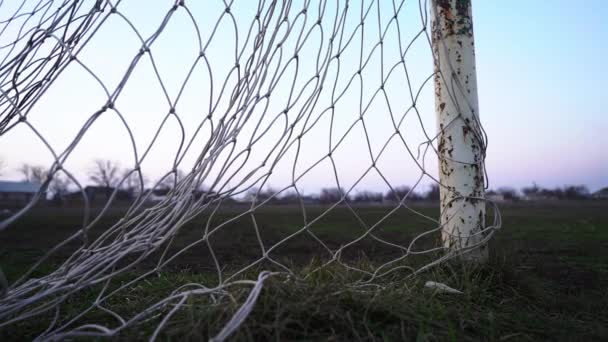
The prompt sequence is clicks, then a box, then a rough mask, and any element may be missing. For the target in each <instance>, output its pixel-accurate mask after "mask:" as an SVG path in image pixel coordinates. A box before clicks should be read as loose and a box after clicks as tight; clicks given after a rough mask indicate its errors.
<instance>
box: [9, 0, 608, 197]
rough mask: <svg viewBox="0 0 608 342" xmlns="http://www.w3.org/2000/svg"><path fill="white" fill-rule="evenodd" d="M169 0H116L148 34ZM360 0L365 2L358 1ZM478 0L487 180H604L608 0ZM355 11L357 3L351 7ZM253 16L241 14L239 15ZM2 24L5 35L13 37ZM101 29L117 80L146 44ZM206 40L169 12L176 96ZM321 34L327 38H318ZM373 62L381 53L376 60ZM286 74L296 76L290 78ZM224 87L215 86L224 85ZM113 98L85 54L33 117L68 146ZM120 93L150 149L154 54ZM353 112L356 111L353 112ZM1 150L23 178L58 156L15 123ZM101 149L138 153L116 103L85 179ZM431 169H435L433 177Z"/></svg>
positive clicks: (345, 172) (219, 54) (81, 160)
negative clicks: (23, 167) (29, 167)
mask: <svg viewBox="0 0 608 342" xmlns="http://www.w3.org/2000/svg"><path fill="white" fill-rule="evenodd" d="M368 2H369V1H368ZM170 3H172V1H160V0H155V1H150V2H145V4H144V2H143V1H136V0H131V1H123V4H124V6H123V7H119V9H120V10H121V11H122V12H124V14H125V16H127V17H128V18H129V19H130V20H131V21H132V23H133V24H134V25H135V26H136V27H137V28H138V30H139V31H140V33H141V34H142V35H143V36H144V38H146V37H148V36H149V35H150V34H151V33H152V32H153V30H154V29H155V28H157V27H158V25H159V23H160V21H161V19H162V17H163V15H164V13H166V10H167V8H168V7H169V6H170V5H169V4H170ZM209 3H215V2H212V1H209V2H207V1H205V2H200V3H198V2H197V3H195V2H193V1H191V2H189V6H191V9H192V11H193V13H194V15H195V17H196V18H197V21H198V24H199V25H200V28H201V31H202V32H203V33H204V32H207V33H208V32H210V29H211V27H212V25H213V23H214V21H213V20H210V19H212V18H217V15H218V13H221V6H211V5H209ZM217 3H218V4H219V3H221V2H220V1H217ZM236 3H237V5H236V6H235V8H234V12H235V13H238V14H239V15H240V17H239V18H241V17H243V18H247V16H248V15H249V17H250V16H251V13H253V12H252V11H253V10H254V7H253V6H252V5H251V4H252V3H253V2H249V1H248V2H242V1H241V2H239V1H236ZM296 3H298V2H297V1H296ZM353 3H355V4H357V3H358V1H354V2H353ZM549 3H550V5H549ZM382 5H383V6H387V7H386V8H384V7H382V8H381V12H382V16H383V17H384V16H387V17H390V11H391V8H392V5H391V4H390V2H389V1H386V2H384V1H383V2H382ZM408 6H409V7H408ZM473 6H474V7H473V12H474V20H475V34H476V53H477V65H478V85H479V100H480V113H481V119H482V123H483V124H484V127H485V129H486V131H487V133H488V136H489V149H488V158H487V168H488V172H489V175H490V186H491V187H492V188H497V187H500V186H506V185H512V186H515V187H518V188H520V187H522V186H526V185H529V184H531V183H532V182H536V183H538V184H539V185H541V186H547V187H553V186H558V185H564V184H586V185H588V186H589V187H590V189H591V190H595V189H598V188H600V187H603V186H607V185H608V137H607V135H606V133H605V132H608V118H607V117H606V115H605V114H606V113H605V111H606V110H605V106H602V104H601V101H602V100H603V99H604V97H605V95H604V93H605V89H606V88H607V87H606V86H605V82H606V81H605V80H607V79H608V72H607V71H606V68H605V67H604V66H603V64H602V61H603V60H604V59H605V56H606V55H608V48H607V47H606V44H605V42H606V41H608V24H607V23H605V21H603V20H602V14H603V13H605V12H606V10H608V3H606V2H604V1H600V0H596V1H581V2H574V1H566V0H559V1H551V2H549V1H540V0H537V1H530V0H528V1H524V0H520V1H507V2H497V1H489V0H477V1H474V2H473ZM416 7H417V4H416V2H415V1H406V9H405V11H404V12H403V13H402V15H401V16H400V20H401V22H402V23H407V24H404V25H403V27H402V30H403V32H402V34H403V36H402V40H403V41H407V40H408V39H410V38H411V37H413V35H414V34H415V33H416V31H417V29H419V28H420V21H419V17H418V12H417V8H416ZM2 11H3V9H2V8H0V15H1V16H2V17H5V16H6V14H5V13H2ZM328 13H331V10H328ZM356 18H357V17H356V16H353V19H352V20H356ZM248 22H249V21H243V22H242V23H241V22H239V25H241V24H242V25H246V24H248ZM233 36H234V33H233V29H232V27H231V26H230V25H223V26H220V30H219V33H218V37H219V38H218V39H217V41H218V43H216V44H215V45H214V46H213V47H212V48H210V52H209V55H210V59H211V60H212V62H213V64H214V65H213V67H214V68H213V73H214V77H215V76H216V75H225V73H226V72H227V70H228V69H229V68H230V67H231V66H232V63H233V61H234V57H233V54H234V53H233V50H234V41H233V39H232V37H233ZM239 36H240V39H241V41H242V39H243V38H244V32H243V33H239ZM375 37H377V31H376V33H375V35H374V31H373V29H372V30H371V31H369V32H368V31H366V42H373V41H374V40H377V39H376V38H375ZM0 38H1V40H2V41H5V39H6V38H5V37H0ZM203 38H204V37H203ZM95 39H96V40H95V41H92V43H91V45H90V46H88V47H87V48H86V49H85V50H84V51H83V53H82V55H81V58H82V61H83V62H84V63H85V64H86V65H87V66H88V67H89V68H90V69H91V70H92V71H93V72H94V73H95V74H96V75H98V76H99V77H100V79H101V80H102V82H104V84H106V86H107V87H108V88H110V91H112V90H113V88H114V87H115V85H116V84H117V83H118V81H119V79H120V77H121V76H122V75H123V74H124V72H125V70H126V67H127V65H128V64H129V62H130V60H131V59H132V57H133V55H134V54H135V53H136V52H137V50H138V49H139V43H138V40H137V38H136V36H135V35H134V34H133V32H132V31H131V30H130V29H129V28H128V26H127V25H126V23H125V22H124V21H122V20H120V19H119V18H116V19H115V20H114V21H110V22H108V23H107V25H106V26H104V28H102V30H100V32H99V34H98V36H97V37H96V38H95ZM196 41H197V38H196V35H195V31H194V30H193V29H192V26H191V24H190V23H189V22H188V18H187V16H186V15H185V12H183V11H181V12H178V13H176V18H174V19H172V21H171V23H170V25H169V26H168V27H167V29H166V31H165V33H163V35H162V36H161V37H160V38H159V39H158V41H157V42H156V43H155V44H156V46H158V47H159V48H158V49H155V48H154V47H153V49H152V52H153V55H154V58H155V61H156V63H157V66H158V69H159V73H160V74H161V77H162V78H163V81H164V82H165V83H166V84H165V85H166V87H167V92H168V93H169V97H170V98H171V99H174V98H175V96H176V94H177V92H178V90H179V86H181V84H182V81H183V79H184V77H185V75H186V74H187V72H188V70H189V67H190V66H191V64H192V62H193V61H194V59H195V57H196V56H197V51H198V46H197V45H198V44H197V43H196ZM311 41H312V42H313V43H314V42H318V39H316V40H315V39H312V40H311ZM425 44H426V42H424V41H420V42H419V43H417V44H415V45H414V47H413V50H412V51H411V52H410V53H408V56H407V57H406V63H407V65H408V68H409V70H408V72H410V76H411V77H412V78H413V80H412V82H413V88H416V89H417V87H418V86H420V85H421V84H422V81H423V80H424V78H425V76H427V75H429V73H430V72H431V71H432V61H430V60H429V59H428V53H429V52H428V50H429V48H428V45H425ZM386 45H388V44H386ZM160 47H163V49H160ZM314 48H315V45H314V44H313V45H312V46H310V47H309V49H310V50H314ZM386 49H387V50H386V52H385V54H386V56H385V60H391V56H396V55H395V52H396V51H397V50H396V49H393V50H391V48H390V47H387V48H386ZM345 55H347V57H344V63H343V69H342V72H343V74H344V75H345V78H344V79H341V80H340V81H338V83H339V84H344V83H341V82H345V81H346V80H347V77H350V76H351V75H352V73H353V71H354V70H356V65H357V64H358V50H356V49H355V50H353V52H349V53H345ZM349 58H350V59H349ZM393 59H394V58H393ZM301 63H302V66H301V70H300V73H302V74H307V73H306V70H307V67H308V68H309V69H310V68H311V67H312V63H313V59H312V58H311V59H307V60H303V61H302V62H301ZM386 64H388V62H387V63H386ZM371 65H372V66H373V65H374V64H373V61H372V63H371ZM378 65H379V64H378ZM349 67H350V69H349ZM345 70H348V72H350V74H348V73H347V72H346V71H345ZM308 74H310V73H308ZM309 76H310V75H309ZM364 77H365V80H377V79H379V78H380V76H379V68H370V70H369V71H367V72H366V73H365V74H364ZM215 81H216V82H217V79H216V80H215ZM289 81H290V80H289ZM403 81H404V79H399V78H397V79H395V80H394V81H393V83H395V84H401V85H402V87H403V85H404V82H403ZM190 82H191V83H189V84H188V87H186V91H185V93H184V94H183V96H182V99H181V100H180V102H179V104H178V106H177V110H178V112H179V114H180V117H182V118H183V120H184V125H185V127H186V137H190V136H192V134H193V133H194V131H195V127H196V125H197V123H200V119H201V117H203V116H204V115H205V114H204V113H206V111H207V107H208V105H209V104H208V97H209V96H208V95H207V94H208V93H209V87H208V83H209V80H208V75H207V74H206V72H205V69H204V68H197V69H196V71H195V73H194V74H193V79H192V80H191V81H190ZM286 82H287V81H286ZM375 83H377V82H375ZM375 83H374V81H369V83H368V82H367V81H366V87H370V88H369V89H368V88H365V89H364V93H365V94H366V96H367V95H370V94H371V91H372V90H373V89H374V87H376V86H377V84H375ZM431 85H432V83H431ZM285 87H288V86H287V83H286V84H285ZM279 88H281V87H279ZM354 88H356V89H355V90H356V91H355V92H352V93H350V92H348V93H347V94H346V95H345V99H346V100H345V101H344V102H343V103H342V104H341V106H342V107H340V108H339V109H340V113H342V114H340V115H342V116H340V118H338V119H337V121H338V122H337V123H336V128H335V129H336V130H337V131H339V132H344V131H345V130H346V129H347V127H348V126H349V125H350V124H351V123H352V122H353V119H354V118H356V115H358V95H357V94H358V86H357V87H354ZM276 92H277V98H276V100H274V101H273V104H272V105H271V110H276V111H279V110H280V108H281V106H284V105H285V100H284V99H285V98H287V95H288V94H287V93H286V92H281V91H280V90H277V91H276ZM401 92H402V93H403V94H405V96H403V94H402V93H401ZM215 94H216V95H215V96H217V89H216V90H215ZM407 94H408V90H407V88H406V87H403V88H397V87H395V86H393V88H391V90H390V91H389V96H392V98H391V105H393V104H395V105H396V107H399V106H405V108H406V107H407V104H408V103H409V102H408V95H407ZM432 95H433V93H432V89H431V88H429V87H427V88H425V90H424V91H423V92H422V94H421V98H420V100H419V102H418V105H419V109H420V112H421V113H420V114H421V117H422V120H423V123H424V124H425V126H426V127H427V128H428V129H430V130H431V133H433V132H434V127H435V126H434V125H435V116H434V111H433V98H432ZM327 96H329V95H327ZM327 96H326V97H325V98H324V97H323V96H322V97H321V102H323V99H325V100H327V99H328V97H327ZM364 97H365V96H364ZM104 102H105V95H104V93H103V91H102V89H101V87H100V86H99V85H98V84H97V82H96V81H95V80H94V79H93V78H92V77H91V76H90V75H89V74H88V73H87V72H85V71H84V70H83V68H82V67H79V66H78V65H76V64H74V65H71V66H70V67H69V68H68V69H66V72H65V73H64V75H62V77H61V78H60V79H58V80H57V83H56V84H55V85H54V87H53V88H52V89H50V90H49V92H48V93H47V94H46V95H45V97H44V98H43V99H42V100H41V102H40V103H39V105H38V106H37V107H35V108H34V110H33V111H32V113H30V114H31V115H30V117H29V120H31V122H32V124H33V125H34V126H35V127H36V128H38V129H40V131H41V133H42V134H43V135H44V136H45V138H46V139H47V140H48V141H49V143H51V145H52V146H53V147H56V148H57V149H58V150H59V151H61V150H62V149H63V148H65V147H66V146H67V144H68V143H69V141H70V140H71V139H72V138H73V137H74V135H75V134H76V132H77V131H78V129H79V128H80V127H81V125H82V124H83V123H84V122H85V120H86V119H87V118H88V117H89V116H90V115H91V114H93V112H94V111H95V110H96V109H98V108H99V107H100V106H101V105H102V104H103V103H104ZM224 103H225V101H224ZM221 105H222V104H220V107H221ZM117 106H118V108H119V109H120V110H121V113H123V114H124V116H125V120H126V121H127V122H128V124H129V126H130V127H131V128H132V129H133V133H134V134H135V139H136V145H137V147H138V149H139V150H138V154H139V156H140V157H141V155H142V153H143V151H144V150H145V147H146V146H147V144H148V143H149V142H150V141H151V139H152V137H153V135H154V132H155V130H156V128H158V126H159V125H160V123H161V122H162V119H163V118H164V116H165V115H166V113H167V110H168V104H167V100H165V98H164V94H163V92H162V90H161V89H160V87H159V85H158V83H157V82H156V81H155V76H154V71H153V69H152V67H151V64H150V63H149V61H143V62H142V63H140V65H139V66H138V67H137V69H136V70H135V71H134V73H133V75H132V77H131V80H130V83H129V84H128V85H127V86H126V87H125V89H124V93H123V94H122V95H121V97H120V98H119V100H118V101H117ZM602 107H603V108H602ZM201 108H202V109H201ZM320 108H325V107H320ZM349 112H353V113H355V116H353V115H350V114H348V113H349ZM386 112H387V111H386V107H385V106H384V105H383V104H381V103H375V104H374V103H373V104H372V106H371V107H370V110H369V113H374V117H373V120H369V121H368V122H367V124H368V129H369V132H368V134H369V135H372V136H375V137H379V138H376V139H375V140H374V139H372V140H374V141H372V145H373V146H372V150H374V152H377V151H378V150H379V148H380V147H381V145H382V143H383V142H384V141H385V140H386V138H387V137H388V136H389V134H390V133H392V131H393V130H392V128H391V124H390V120H389V117H388V116H387V114H386ZM376 113H380V114H376ZM370 115H371V114H370ZM321 127H322V126H321ZM402 132H403V133H404V134H406V136H407V138H406V140H407V141H408V143H410V144H412V146H413V147H414V148H415V147H416V146H417V144H418V143H420V142H421V141H423V140H424V139H423V137H422V136H421V135H420V127H419V126H418V121H417V119H416V118H415V117H414V116H412V115H410V116H409V117H408V118H407V119H406V122H405V128H404V129H403V131H402ZM180 136H181V130H180V129H179V126H178V125H177V123H176V122H173V121H171V120H170V121H169V122H168V123H167V126H166V128H164V129H163V131H162V132H161V134H160V137H159V140H158V141H157V142H156V144H155V147H153V148H152V149H151V151H150V153H149V155H148V156H147V157H146V159H145V161H144V163H143V164H142V165H143V168H144V172H145V173H146V174H148V176H149V177H150V178H152V179H154V178H157V177H159V176H160V175H161V174H163V173H164V172H167V171H168V170H169V169H170V168H171V164H172V162H173V159H174V157H175V154H176V153H177V150H178V148H179V140H180V139H179V137H180ZM351 136H352V137H350V136H349V139H347V140H345V143H344V148H341V149H340V151H339V152H340V153H336V156H335V158H336V162H337V163H338V168H339V170H338V171H339V172H340V177H341V181H342V180H343V181H344V183H343V184H342V185H343V186H347V187H348V185H349V184H351V183H352V182H354V181H355V180H356V179H357V178H358V177H359V176H360V174H361V173H362V172H363V170H364V169H365V168H366V167H368V166H369V164H370V162H369V157H368V156H367V155H366V153H367V152H366V145H365V141H364V139H363V138H364V136H363V134H362V132H358V133H357V132H355V134H352V135H351ZM308 137H309V140H308V141H306V140H305V141H304V143H305V144H306V147H307V149H304V150H303V151H302V155H303V156H302V157H301V158H302V159H303V160H305V161H306V162H309V164H310V163H312V162H313V161H314V160H315V159H316V158H319V157H320V156H322V155H323V154H324V153H326V150H327V144H328V134H327V130H319V131H318V132H314V131H313V132H311V133H310V134H309V135H308ZM205 139H206V138H205V136H204V135H203V136H200V137H199V138H198V139H197V140H196V142H195V144H194V145H193V146H194V147H193V148H192V153H190V154H188V155H187V156H186V157H185V159H184V164H182V166H183V167H182V168H183V169H188V165H191V164H192V163H193V162H194V160H195V158H196V155H197V152H198V151H200V149H198V150H197V149H196V146H199V147H200V146H203V143H204V141H205ZM334 139H335V138H334ZM408 139H409V140H408ZM17 146H18V147H17ZM262 146H265V145H263V144H262ZM393 147H394V148H393ZM262 151H263V149H261V150H259V152H256V153H254V154H253V160H252V161H251V163H250V164H251V166H253V165H255V163H256V162H257V163H259V162H260V161H261V159H263V157H265V153H264V152H262ZM403 153H404V152H403V149H399V147H398V146H397V145H395V146H392V145H391V146H390V147H389V149H388V150H387V153H386V158H384V159H381V160H380V162H379V167H381V170H382V171H383V172H385V173H386V174H385V176H386V177H387V178H388V179H389V180H390V181H391V183H393V185H400V184H410V185H411V184H413V183H414V182H415V181H416V179H417V177H418V174H419V173H418V171H417V170H416V167H415V165H414V164H413V162H411V160H409V159H411V158H409V157H403ZM0 156H2V157H3V158H4V159H5V160H6V161H7V162H8V169H7V170H6V171H5V175H4V176H3V177H4V178H13V179H16V178H18V177H19V175H18V173H17V172H16V171H15V168H16V167H17V166H18V165H19V164H21V163H23V162H27V163H32V164H43V165H50V162H51V161H52V159H51V158H50V155H49V153H48V151H46V150H45V148H44V146H43V145H42V144H41V143H40V142H39V141H37V140H36V139H35V138H34V137H33V134H32V133H31V131H29V130H28V129H26V128H25V127H23V128H20V127H18V128H17V129H15V130H14V131H11V132H9V133H7V134H6V135H5V136H3V137H0ZM400 156H401V157H400ZM94 158H107V159H113V160H117V161H119V162H120V163H121V165H123V166H125V167H128V166H131V165H133V163H134V161H133V160H134V157H133V153H132V151H131V149H130V141H129V139H128V135H127V132H126V130H125V129H124V127H123V126H122V124H121V122H120V121H119V119H118V117H117V116H116V115H111V114H110V115H105V116H104V117H102V118H101V119H100V120H99V121H98V122H96V123H95V125H94V126H93V127H92V128H91V129H90V132H89V133H88V134H87V136H86V137H85V138H84V139H83V141H82V142H81V146H79V148H78V149H77V150H75V151H74V154H73V155H72V156H71V157H70V159H69V160H68V161H67V163H66V166H67V167H68V168H69V169H70V170H72V171H73V172H74V173H75V174H77V175H78V176H79V178H80V179H81V180H83V181H84V180H86V171H87V169H88V167H89V166H90V164H91V160H92V159H94ZM306 162H303V165H302V166H300V169H302V170H300V171H303V169H304V168H305V165H304V164H306ZM188 163H190V164H188ZM427 163H428V164H427V166H428V169H429V171H430V172H431V173H433V172H436V165H435V164H436V161H434V160H432V159H427ZM292 165H293V163H292V162H289V161H287V162H285V163H284V165H279V166H278V167H277V172H275V173H274V174H273V178H272V179H271V180H270V181H269V182H270V184H271V185H273V186H275V187H281V186H284V185H285V184H287V183H288V180H289V178H290V172H291V166H292ZM331 174H332V171H331V168H330V165H329V164H328V163H324V164H323V165H320V166H319V167H317V168H315V170H314V171H313V172H311V173H310V174H309V175H308V176H307V177H305V178H304V179H303V180H302V187H304V188H305V190H306V189H310V190H311V191H312V190H314V189H316V188H319V187H321V186H324V185H328V184H332V182H333V178H332V176H331ZM425 182H427V183H428V180H426V181H425ZM361 187H367V188H370V189H374V190H382V191H384V190H386V188H385V187H383V184H382V181H381V179H380V178H379V177H378V176H374V175H370V176H369V177H366V179H365V180H364V181H363V182H362V183H361Z"/></svg>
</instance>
